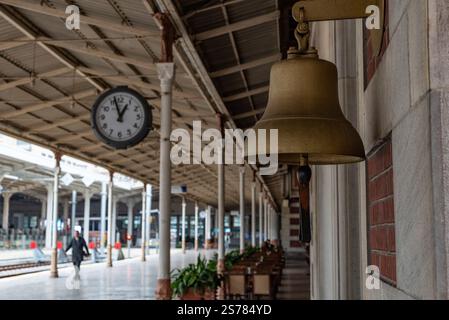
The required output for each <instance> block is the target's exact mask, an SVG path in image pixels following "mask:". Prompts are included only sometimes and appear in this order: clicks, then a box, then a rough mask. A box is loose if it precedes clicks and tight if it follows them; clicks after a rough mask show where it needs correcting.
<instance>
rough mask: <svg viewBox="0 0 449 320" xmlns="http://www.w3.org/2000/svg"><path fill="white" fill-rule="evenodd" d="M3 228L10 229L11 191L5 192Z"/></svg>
mask: <svg viewBox="0 0 449 320" xmlns="http://www.w3.org/2000/svg"><path fill="white" fill-rule="evenodd" d="M2 195H3V221H2V226H3V230H5V231H8V230H9V200H10V199H11V193H9V192H4V193H3V194H2Z"/></svg>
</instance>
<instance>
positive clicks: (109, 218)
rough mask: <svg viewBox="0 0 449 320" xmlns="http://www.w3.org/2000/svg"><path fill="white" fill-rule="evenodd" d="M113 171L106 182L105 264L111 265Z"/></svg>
mask: <svg viewBox="0 0 449 320" xmlns="http://www.w3.org/2000/svg"><path fill="white" fill-rule="evenodd" d="M113 176H114V173H112V172H111V173H110V177H109V182H108V233H107V239H108V245H107V250H108V252H107V266H108V267H112V192H113V190H112V188H113Z"/></svg>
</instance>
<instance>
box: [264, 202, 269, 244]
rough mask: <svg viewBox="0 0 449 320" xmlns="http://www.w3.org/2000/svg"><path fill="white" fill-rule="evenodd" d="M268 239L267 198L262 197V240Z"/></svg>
mask: <svg viewBox="0 0 449 320" xmlns="http://www.w3.org/2000/svg"><path fill="white" fill-rule="evenodd" d="M267 239H268V199H267V198H266V196H265V198H264V205H263V240H264V241H265V240H267Z"/></svg>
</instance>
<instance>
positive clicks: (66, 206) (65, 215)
mask: <svg viewBox="0 0 449 320" xmlns="http://www.w3.org/2000/svg"><path fill="white" fill-rule="evenodd" d="M62 212H63V219H64V229H65V230H67V225H68V221H69V200H68V199H64V202H63V207H62Z"/></svg>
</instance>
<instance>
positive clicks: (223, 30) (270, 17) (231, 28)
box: [194, 11, 280, 41]
mask: <svg viewBox="0 0 449 320" xmlns="http://www.w3.org/2000/svg"><path fill="white" fill-rule="evenodd" d="M279 17H280V13H279V11H274V12H271V13H269V14H265V15H261V16H258V17H255V18H251V19H247V20H244V21H240V22H236V23H233V24H230V25H227V26H224V27H219V28H216V29H212V30H208V31H205V32H201V33H197V34H196V35H195V36H194V39H195V40H197V41H204V40H207V39H211V38H215V37H218V36H221V35H224V34H227V33H229V32H235V31H239V30H243V29H248V28H251V27H254V26H257V25H260V24H264V23H267V22H271V21H276V20H278V19H279Z"/></svg>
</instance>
